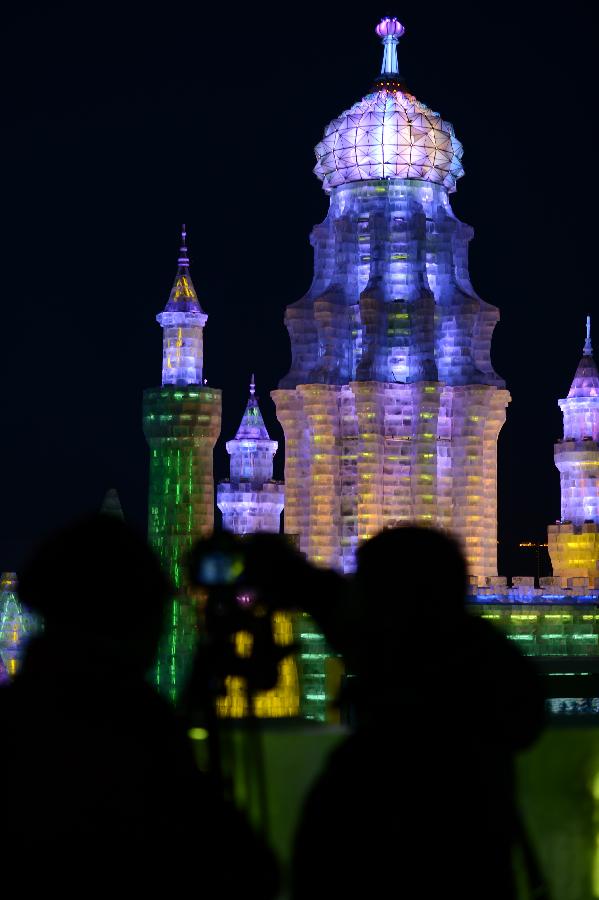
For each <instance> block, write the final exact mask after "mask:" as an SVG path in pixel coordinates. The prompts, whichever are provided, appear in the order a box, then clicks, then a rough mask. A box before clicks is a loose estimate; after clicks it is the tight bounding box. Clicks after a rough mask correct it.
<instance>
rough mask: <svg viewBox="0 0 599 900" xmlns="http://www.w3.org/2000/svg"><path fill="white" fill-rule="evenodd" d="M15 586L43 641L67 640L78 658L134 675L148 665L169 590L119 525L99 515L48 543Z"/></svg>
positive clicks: (149, 557)
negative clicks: (97, 656)
mask: <svg viewBox="0 0 599 900" xmlns="http://www.w3.org/2000/svg"><path fill="white" fill-rule="evenodd" d="M18 585H19V597H20V598H21V600H22V601H23V603H24V604H25V605H26V606H27V607H29V608H30V609H31V610H33V611H34V612H37V613H39V614H40V615H41V616H42V617H43V620H44V635H45V637H46V639H47V640H61V641H62V642H64V643H68V642H69V641H71V652H72V653H73V654H76V655H80V654H84V653H85V652H86V647H89V648H90V651H91V650H92V649H94V650H96V651H98V652H102V653H104V654H106V656H107V657H108V658H112V659H113V660H114V663H115V665H119V663H122V662H126V664H127V666H128V668H131V669H144V668H147V667H149V666H150V665H151V663H152V660H153V657H154V655H155V653H156V646H157V643H158V641H159V639H160V635H161V632H162V628H163V625H164V615H165V606H166V603H167V600H168V597H169V595H170V594H172V588H171V586H170V584H169V581H168V579H167V578H166V576H165V575H164V573H163V571H162V569H161V567H160V564H159V562H158V560H157V558H156V557H155V556H154V554H153V553H152V551H151V550H150V548H149V547H148V545H147V543H146V541H145V540H144V539H143V538H142V537H141V536H140V535H139V534H137V532H135V531H134V530H132V529H131V528H130V527H129V526H128V525H126V524H125V523H124V522H123V521H122V520H120V519H118V518H116V517H115V516H110V515H102V514H98V515H94V516H90V517H88V518H86V519H83V520H81V521H78V522H75V523H73V524H72V525H69V526H68V527H67V528H65V529H64V530H62V531H60V532H58V533H56V534H54V535H52V536H51V537H49V538H47V539H46V540H45V541H44V542H43V543H42V544H40V546H39V547H38V548H37V549H36V550H35V551H34V553H33V555H32V556H31V558H30V559H29V561H28V562H27V563H26V564H25V565H24V566H23V568H22V570H21V572H20V573H19V576H18ZM106 661H107V662H109V659H107V660H106Z"/></svg>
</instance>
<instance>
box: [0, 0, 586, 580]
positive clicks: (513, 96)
mask: <svg viewBox="0 0 599 900" xmlns="http://www.w3.org/2000/svg"><path fill="white" fill-rule="evenodd" d="M225 9H226V11H221V10H225ZM591 9H592V6H591V5H590V4H588V5H587V4H584V5H583V4H582V3H578V2H576V3H570V4H568V5H567V6H566V7H563V8H562V11H561V13H560V18H559V19H557V18H552V17H550V16H549V15H548V14H547V7H546V5H541V4H534V5H533V4H510V3H509V2H508V3H502V4H480V5H477V6H476V7H474V6H473V5H471V4H451V5H450V4H448V3H444V4H439V5H435V4H434V3H426V4H425V3H416V2H405V3H403V4H402V5H401V7H397V8H394V7H384V6H382V7H380V8H379V7H377V6H376V4H375V5H372V4H368V5H365V8H363V9H362V10H361V11H354V12H353V13H352V14H351V15H350V14H349V12H347V13H344V11H343V7H342V6H340V5H339V4H338V3H334V4H333V3H326V2H325V3H322V2H320V3H318V4H302V5H294V6H292V7H286V8H283V9H282V11H281V10H280V11H279V13H278V14H276V15H275V14H273V12H272V10H271V9H270V8H268V7H260V6H247V5H244V6H241V5H240V6H236V5H228V6H227V7H225V6H224V5H223V6H222V7H220V6H218V5H215V6H214V7H213V8H212V11H206V9H205V8H204V5H203V4H202V3H200V2H197V0H196V2H194V3H187V2H181V3H178V4H171V3H163V4H162V5H161V6H160V5H159V6H158V7H156V6H155V7H152V6H150V5H148V4H137V3H129V4H123V5H117V4H111V3H110V2H108V3H102V4H95V3H88V4H85V5H83V4H81V3H78V4H75V3H73V4H71V3H60V4H57V3H44V4H29V6H28V8H27V10H25V11H21V12H18V11H13V12H12V13H6V12H5V13H4V14H3V15H4V21H3V23H2V24H1V35H0V70H1V75H2V86H3V91H2V94H3V100H2V126H3V127H2V141H1V145H0V146H1V149H0V153H1V157H2V159H1V161H2V167H1V178H2V216H1V222H2V243H1V254H2V279H1V282H0V298H1V299H0V302H1V305H2V320H1V329H2V353H1V354H0V366H1V385H2V390H1V398H0V402H1V410H2V417H1V422H2V438H1V448H2V468H1V472H2V485H1V496H2V505H1V524H0V566H1V568H2V570H5V569H9V570H10V569H14V568H16V567H17V566H18V564H19V563H20V562H21V560H22V558H23V555H24V554H25V553H26V552H27V551H28V549H29V548H30V546H31V544H32V542H34V541H35V540H37V539H38V538H39V537H40V536H41V535H43V534H44V533H46V532H48V531H49V530H51V529H52V528H54V527H56V526H58V525H60V524H62V523H64V522H66V521H68V520H69V519H71V518H72V517H74V516H77V515H79V514H81V513H83V512H85V511H88V510H92V509H94V508H97V507H98V506H99V504H100V503H101V500H102V497H103V495H104V493H105V492H106V490H107V489H108V488H110V487H116V488H117V490H118V491H119V494H120V497H121V501H122V505H123V508H124V512H125V516H126V518H128V519H129V520H130V521H132V522H134V523H138V524H139V525H140V526H142V527H143V526H144V523H145V517H146V503H147V473H148V452H147V447H146V444H145V440H144V437H143V434H142V429H141V394H142V390H143V388H144V387H151V386H156V385H158V384H159V382H160V373H161V352H162V351H161V346H162V343H161V329H160V328H159V326H158V324H157V323H156V321H155V316H156V314H157V313H158V312H160V310H161V309H162V308H163V307H164V305H165V303H166V300H167V297H168V294H169V291H170V288H171V284H172V281H173V277H174V274H175V271H176V258H177V249H178V244H179V228H180V223H181V222H183V221H184V222H186V223H187V226H188V236H189V237H188V241H189V249H190V256H191V265H192V268H191V272H192V277H193V280H194V284H195V287H196V290H197V291H198V294H199V297H200V302H201V304H202V306H203V308H204V310H205V311H206V312H207V313H208V314H209V321H208V325H207V327H206V329H205V332H204V350H205V373H204V374H205V376H206V377H207V378H208V382H209V384H210V385H212V386H215V387H221V388H223V392H224V403H223V428H222V437H221V440H220V441H219V443H218V445H217V448H216V453H215V471H216V475H217V477H223V476H226V475H227V473H228V468H227V456H226V451H225V448H224V442H225V440H226V439H229V438H231V437H232V436H233V435H234V432H235V430H236V428H237V425H238V423H239V419H240V417H241V414H242V412H243V408H244V405H245V401H246V397H247V386H248V380H249V376H250V374H251V372H252V371H253V370H255V372H256V379H257V385H258V394H259V396H260V400H261V406H262V410H263V413H264V417H265V420H266V423H267V426H268V428H269V430H270V433H271V436H272V437H274V438H276V439H278V440H281V439H282V432H281V429H280V428H279V426H278V423H277V421H276V418H275V415H274V405H273V404H272V402H271V400H270V397H269V393H270V391H271V390H272V389H273V388H275V387H276V386H277V382H278V380H279V379H280V378H281V377H282V376H283V375H284V374H285V373H286V372H287V369H288V366H289V360H290V354H289V343H288V338H287V333H286V330H285V328H284V325H283V311H284V308H285V306H286V305H287V304H289V303H291V302H293V301H295V300H297V299H298V298H299V297H300V296H301V295H302V294H303V293H304V292H305V291H306V290H307V288H308V286H309V284H310V280H311V267H312V251H311V247H310V245H309V242H308V236H309V233H310V230H311V228H312V226H313V225H314V224H315V223H317V222H319V221H321V220H322V219H323V218H324V216H325V215H326V210H327V199H326V196H325V194H324V193H323V191H322V189H321V186H320V182H319V181H318V180H317V178H316V177H315V176H314V175H313V174H312V167H313V165H314V162H315V160H314V154H313V147H314V146H315V144H316V143H317V142H318V141H319V139H320V137H321V135H322V132H323V130H324V127H325V125H326V124H327V123H328V122H329V121H330V119H332V118H334V117H335V116H337V115H338V114H339V113H341V111H342V110H344V109H346V108H347V107H348V106H350V105H351V104H352V103H353V102H355V101H357V100H359V99H360V98H361V97H362V96H363V95H364V94H365V93H367V92H368V90H369V88H370V85H371V82H372V79H373V78H374V76H375V75H376V74H377V72H378V71H379V69H380V60H381V47H380V44H379V42H378V38H377V37H376V35H375V34H374V30H373V29H374V27H375V25H376V23H377V21H378V19H379V18H380V16H381V15H397V16H398V17H399V18H400V19H401V20H402V21H403V22H404V24H405V25H406V29H407V30H406V35H405V36H404V37H403V38H402V40H401V42H400V66H401V69H402V71H403V73H404V74H405V76H406V78H407V82H408V85H409V87H410V89H411V90H412V91H413V92H414V93H415V94H416V96H417V97H418V98H419V99H420V100H422V101H424V102H425V103H427V104H428V105H429V106H431V107H432V108H433V109H436V110H439V111H440V112H441V113H442V115H443V116H444V118H446V119H448V120H449V121H450V122H452V123H453V125H454V127H455V130H456V134H457V136H458V138H459V139H460V140H461V141H462V143H463V145H464V150H465V153H464V160H463V162H464V167H465V170H466V176H465V177H464V178H462V179H461V180H460V181H459V183H458V190H457V193H456V194H454V195H452V205H453V209H454V211H455V213H456V215H457V216H458V217H459V218H460V219H462V220H463V221H465V222H468V223H469V224H470V225H472V226H474V228H475V232H476V235H475V239H474V241H473V242H472V244H471V250H470V272H471V276H472V281H473V284H474V286H475V288H476V290H477V291H478V293H479V294H480V296H481V297H482V298H483V299H484V300H486V301H488V302H490V303H493V304H494V305H496V306H498V307H499V309H500V311H501V323H500V325H499V326H498V327H497V329H496V331H495V337H494V341H493V362H494V366H495V368H496V370H497V371H498V372H499V373H500V375H501V376H502V377H503V378H505V380H506V382H507V386H508V388H509V390H510V391H511V394H512V398H513V399H512V403H511V405H510V407H509V410H508V418H507V423H506V425H505V426H504V428H503V431H502V433H501V436H500V439H499V520H500V571H501V572H502V573H503V574H527V573H530V574H532V572H533V570H534V560H533V558H532V556H531V555H528V556H527V552H526V551H518V550H517V544H518V542H519V541H527V540H533V541H541V540H545V539H546V526H547V524H548V523H549V522H551V521H554V520H555V519H556V518H557V517H558V516H559V478H558V473H557V470H556V469H555V468H554V465H553V442H554V440H555V439H556V438H557V437H558V436H559V435H560V434H561V414H560V411H559V409H558V406H557V399H558V398H559V397H564V396H565V395H566V394H567V391H568V388H569V385H570V382H571V380H572V377H573V375H574V371H575V369H576V366H577V364H578V361H579V358H580V356H581V352H582V345H583V342H584V325H585V322H584V319H585V316H586V315H587V313H593V311H594V310H596V311H597V319H596V324H595V335H596V337H595V344H596V346H597V347H599V304H598V303H597V294H596V287H595V284H594V280H595V279H594V277H593V275H594V270H595V266H596V264H597V256H598V253H599V250H598V248H597V237H596V236H597V212H596V208H597V207H596V200H595V189H596V188H595V186H596V183H597V169H596V166H597V160H596V156H597V151H596V130H597V126H596V106H597V101H596V71H595V57H596V42H597V34H596V29H595V27H594V26H593V25H592V22H591V19H592V17H593V14H592V12H591ZM284 13H287V14H288V15H290V16H291V18H289V19H286V18H283V14H284ZM598 355H599V354H598ZM277 463H278V471H277V472H276V474H277V475H278V477H282V474H283V469H282V463H283V456H282V453H281V452H279V454H278V456H277ZM57 574H59V573H57Z"/></svg>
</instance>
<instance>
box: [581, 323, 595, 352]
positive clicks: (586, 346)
mask: <svg viewBox="0 0 599 900" xmlns="http://www.w3.org/2000/svg"><path fill="white" fill-rule="evenodd" d="M582 352H583V355H584V356H592V355H593V347H592V345H591V317H590V316H587V337H586V341H585V342H584V348H583V351H582Z"/></svg>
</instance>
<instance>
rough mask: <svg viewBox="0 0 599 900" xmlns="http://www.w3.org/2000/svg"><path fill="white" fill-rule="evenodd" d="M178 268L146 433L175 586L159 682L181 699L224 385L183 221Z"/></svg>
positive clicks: (158, 539) (155, 520) (151, 527)
mask: <svg viewBox="0 0 599 900" xmlns="http://www.w3.org/2000/svg"><path fill="white" fill-rule="evenodd" d="M178 262H179V267H178V269H177V274H176V276H175V282H174V284H173V288H172V290H171V293H170V296H169V299H168V303H167V304H166V307H165V309H164V311H163V312H161V313H160V314H159V315H158V316H157V317H156V318H157V320H158V322H159V324H160V325H161V327H162V329H163V352H162V387H160V388H150V389H149V390H146V391H144V399H143V425H144V434H145V436H146V439H147V441H148V444H149V445H150V492H149V510H148V536H149V539H150V542H151V544H152V545H153V547H154V548H155V550H156V552H157V553H158V555H159V556H160V559H161V560H162V563H163V565H164V568H165V571H166V572H168V574H169V575H170V577H171V580H172V582H173V584H174V586H175V588H176V590H177V598H176V599H175V600H174V601H173V606H172V615H171V622H170V631H169V639H168V642H167V646H165V647H164V649H163V652H162V653H161V654H160V658H159V661H158V669H157V679H158V684H159V687H160V688H161V689H162V690H163V691H164V692H165V693H168V694H169V695H170V696H171V697H173V698H175V697H176V695H177V691H178V686H179V682H180V678H181V675H182V672H183V670H184V668H185V666H186V664H187V662H188V661H189V658H190V651H191V648H192V646H193V642H194V617H193V610H192V609H191V602H192V601H191V599H190V597H189V594H188V590H187V580H186V573H185V560H184V558H185V554H186V553H187V551H188V550H189V548H190V547H191V545H192V544H193V542H194V541H195V540H196V539H197V538H199V537H202V536H204V535H208V534H210V533H211V531H212V529H213V526H214V478H213V465H212V453H213V448H214V444H215V443H216V440H217V438H218V435H219V433H220V421H221V392H220V391H219V390H215V389H214V388H211V387H208V386H206V385H205V384H203V383H202V362H203V331H204V325H205V324H206V320H207V318H208V316H207V315H206V313H205V312H203V310H202V308H201V306H200V304H199V301H198V297H197V294H196V291H195V288H194V286H193V282H192V280H191V275H190V273H189V258H188V255H187V246H186V232H185V226H183V231H182V236H181V248H180V251H179V261H178Z"/></svg>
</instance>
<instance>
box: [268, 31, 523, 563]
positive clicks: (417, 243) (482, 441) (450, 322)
mask: <svg viewBox="0 0 599 900" xmlns="http://www.w3.org/2000/svg"><path fill="white" fill-rule="evenodd" d="M403 31H404V29H403V26H402V25H401V24H400V23H399V22H398V21H397V19H388V18H387V19H383V20H382V21H381V23H380V24H379V25H378V27H377V32H378V34H379V36H380V37H381V38H382V41H383V45H384V56H383V66H382V71H381V74H380V76H379V77H378V78H377V79H376V82H375V84H374V88H373V90H372V91H371V92H370V93H369V94H367V95H366V96H365V97H364V98H363V99H362V100H361V101H359V102H358V103H356V104H355V105H354V106H352V107H351V109H349V110H347V111H346V112H344V113H342V114H341V115H340V116H339V117H338V118H336V119H334V120H333V121H332V122H331V123H330V124H329V125H328V126H327V128H326V130H325V134H324V137H323V139H322V141H321V143H320V144H318V146H317V147H316V157H317V164H316V168H315V170H314V171H315V173H316V175H317V176H318V177H319V178H320V179H321V181H322V183H323V188H324V190H325V191H326V193H328V194H329V196H330V206H329V212H328V215H327V217H326V219H325V220H324V222H322V223H321V224H320V225H317V226H316V227H315V228H314V230H313V232H312V237H311V242H312V245H313V247H314V280H313V282H312V285H311V287H310V289H309V291H308V293H307V294H306V295H305V296H304V297H303V298H302V299H301V300H299V301H297V302H296V303H294V304H292V305H291V306H289V307H288V308H287V311H286V325H287V329H288V331H289V336H290V339H291V350H292V365H291V370H290V372H289V374H288V375H287V376H286V378H284V379H283V381H282V382H281V384H280V386H279V389H278V390H276V391H274V392H273V395H272V396H273V399H274V400H275V403H276V408H277V416H278V418H279V421H280V422H281V424H282V426H283V429H284V433H285V446H286V466H285V492H286V506H285V530H286V531H287V532H288V533H294V534H297V535H298V536H299V542H300V547H301V550H302V551H304V552H305V553H306V554H307V556H308V557H309V558H310V559H311V560H313V561H315V562H317V563H319V564H322V565H326V566H333V567H335V568H337V569H340V570H343V571H351V570H352V568H353V564H354V553H355V550H356V548H357V546H358V543H359V542H361V541H363V540H365V539H367V538H369V537H371V536H372V535H374V534H376V532H377V531H379V530H380V529H381V528H384V527H387V526H393V525H398V524H401V523H403V522H408V521H411V522H420V523H423V524H431V525H437V526H440V527H441V528H444V529H449V530H452V531H453V532H455V533H457V534H458V535H459V536H460V537H461V539H462V541H463V543H464V547H465V549H466V552H467V555H468V559H469V564H470V571H471V573H472V575H474V576H476V577H477V579H479V580H482V579H484V577H485V576H489V575H495V574H496V572H497V568H496V566H497V483H496V482H497V477H496V471H497V436H498V433H499V431H500V429H501V426H502V424H503V422H504V420H505V408H506V406H507V404H508V402H509V399H510V398H509V394H508V392H507V391H506V390H505V388H504V384H503V382H502V381H501V379H500V378H499V377H498V376H497V374H496V373H495V372H494V371H493V367H492V365H491V360H490V345H491V337H492V334H493V329H494V327H495V324H496V323H497V321H498V317H499V315H498V311H497V309H496V308H495V307H493V306H490V305H489V304H488V303H485V302H484V301H483V300H481V299H480V298H479V297H478V296H477V294H476V293H475V291H474V289H473V287H472V285H471V284H470V280H469V275H468V258H467V252H468V242H469V240H470V239H471V237H472V234H473V232H472V229H471V228H470V227H469V226H467V225H464V224H463V223H462V222H460V221H459V220H458V219H457V218H456V217H455V216H454V214H453V212H452V209H451V205H450V202H449V194H450V193H451V192H452V191H454V190H455V187H456V181H457V179H458V178H459V177H460V176H461V175H462V174H463V170H462V166H461V162H460V159H461V156H462V146H461V144H460V142H459V141H458V140H457V138H456V137H455V134H454V130H453V127H452V126H451V125H450V124H449V123H448V122H446V121H445V120H444V119H442V118H441V116H440V115H439V114H438V113H435V112H433V111H432V110H431V109H429V107H427V106H425V104H424V103H421V102H420V101H419V100H417V99H416V98H415V97H414V96H413V95H412V94H411V93H410V92H409V90H408V88H407V87H406V85H405V82H404V79H403V78H402V76H401V75H400V73H399V67H398V57H397V45H398V41H399V38H400V37H401V35H402V34H403Z"/></svg>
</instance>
